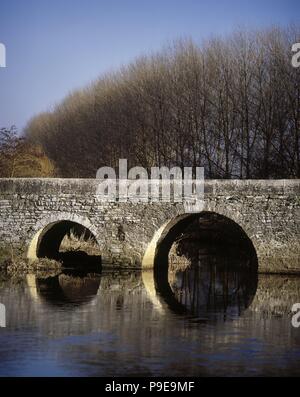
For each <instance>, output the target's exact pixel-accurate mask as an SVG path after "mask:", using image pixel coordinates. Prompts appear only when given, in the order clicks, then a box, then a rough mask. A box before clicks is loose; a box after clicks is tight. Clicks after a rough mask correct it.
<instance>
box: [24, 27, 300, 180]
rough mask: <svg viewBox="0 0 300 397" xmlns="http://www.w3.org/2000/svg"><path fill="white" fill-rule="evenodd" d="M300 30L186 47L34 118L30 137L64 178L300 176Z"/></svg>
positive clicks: (145, 61)
mask: <svg viewBox="0 0 300 397" xmlns="http://www.w3.org/2000/svg"><path fill="white" fill-rule="evenodd" d="M297 41H300V31H299V29H298V28H297V27H295V26H293V27H291V26H290V27H288V28H286V29H281V28H276V27H275V28H272V29H269V30H264V31H256V32H242V31H239V32H236V33H234V34H232V35H231V36H230V37H227V38H225V39H220V38H214V39H210V40H208V41H206V42H204V43H202V44H201V46H199V45H196V44H194V43H193V42H192V41H189V40H183V41H177V42H176V43H174V44H172V45H171V46H168V47H166V48H164V49H163V50H162V51H161V52H159V53H157V54H153V55H151V56H145V57H141V58H139V59H137V60H136V61H135V62H133V63H131V64H129V65H128V66H126V67H122V68H121V69H120V70H119V71H118V72H116V73H113V74H108V75H105V76H104V77H102V78H100V79H99V80H97V81H96V82H94V83H93V84H91V85H90V86H89V87H87V88H86V89H83V90H80V91H76V92H74V93H72V94H71V95H69V96H68V97H67V98H66V99H65V100H64V101H63V102H62V103H60V104H59V105H58V106H56V108H55V109H54V110H53V111H52V112H48V113H43V114H40V115H38V116H36V117H34V118H33V119H32V120H31V121H30V122H29V124H28V125H27V127H26V130H25V132H26V137H27V138H28V139H29V140H31V141H33V142H34V143H36V144H39V145H41V147H42V148H43V149H44V151H45V153H46V154H47V156H49V158H50V159H51V160H53V161H54V163H55V164H56V166H57V167H58V169H59V173H60V175H61V176H63V177H94V176H95V174H96V170H97V169H98V168H99V167H101V166H104V165H105V166H113V167H117V165H118V159H119V158H126V159H128V162H129V166H130V167H131V166H137V165H141V166H143V167H145V168H149V167H151V166H168V167H171V166H174V165H177V166H180V167H183V166H204V167H205V173H206V177H209V178H296V177H298V178H299V177H300V157H299V156H300V151H299V150H300V149H299V145H300V141H299V138H300V137H299V134H300V69H296V68H294V67H292V65H291V57H292V52H291V47H292V44H293V43H294V42H297Z"/></svg>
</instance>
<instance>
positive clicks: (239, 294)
mask: <svg viewBox="0 0 300 397" xmlns="http://www.w3.org/2000/svg"><path fill="white" fill-rule="evenodd" d="M170 268H171V270H170V271H169V277H168V279H169V284H170V287H171V291H172V293H173V295H174V298H175V299H176V301H177V302H178V304H179V305H181V306H182V309H183V310H185V311H186V312H187V313H190V314H193V315H196V316H197V317H199V318H202V319H205V318H208V317H209V318H211V319H212V318H215V319H218V318H219V319H220V318H222V319H223V320H226V319H228V318H230V317H236V316H239V315H240V314H241V313H242V311H243V310H245V309H246V308H247V307H248V306H249V305H250V303H251V302H252V300H253V298H254V295H255V292H256V288H257V275H256V273H255V272H253V271H250V270H248V269H247V270H245V269H243V266H241V259H239V260H238V259H237V258H230V257H226V256H221V255H218V254H213V255H201V256H199V257H198V260H197V261H192V262H189V263H188V266H186V268H185V269H184V268H182V267H181V268H180V269H177V270H175V269H174V266H173V269H172V265H170Z"/></svg>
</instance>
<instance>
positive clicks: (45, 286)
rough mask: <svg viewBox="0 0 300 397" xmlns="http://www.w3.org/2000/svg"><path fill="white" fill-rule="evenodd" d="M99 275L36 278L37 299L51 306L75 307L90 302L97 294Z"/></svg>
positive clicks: (60, 275) (83, 274)
mask: <svg viewBox="0 0 300 397" xmlns="http://www.w3.org/2000/svg"><path fill="white" fill-rule="evenodd" d="M100 281H101V275H100V274H90V273H84V272H63V273H60V274H59V275H56V276H53V277H47V278H36V289H37V294H38V295H39V297H40V298H41V299H42V300H43V301H44V302H45V303H47V304H49V305H51V306H63V307H69V308H73V307H77V306H80V305H83V304H86V303H89V302H91V301H92V300H93V299H94V298H95V296H96V295H97V293H98V290H99V287H100Z"/></svg>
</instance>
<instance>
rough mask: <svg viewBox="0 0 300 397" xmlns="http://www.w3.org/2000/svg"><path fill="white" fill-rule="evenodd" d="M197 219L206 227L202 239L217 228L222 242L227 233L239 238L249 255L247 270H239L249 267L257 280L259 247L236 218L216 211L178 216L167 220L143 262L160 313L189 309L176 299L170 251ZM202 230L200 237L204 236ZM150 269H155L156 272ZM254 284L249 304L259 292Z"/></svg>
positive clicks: (148, 290)
mask: <svg viewBox="0 0 300 397" xmlns="http://www.w3.org/2000/svg"><path fill="white" fill-rule="evenodd" d="M195 221H196V222H197V221H198V222H199V224H200V225H202V227H203V228H204V230H203V231H204V233H203V235H202V238H205V236H204V235H205V230H208V231H209V230H210V231H211V230H212V229H214V230H215V229H216V228H217V229H219V236H217V237H219V239H220V241H222V239H223V238H224V235H226V234H227V235H228V234H229V235H230V234H231V235H232V237H233V239H235V240H236V241H235V243H236V245H237V247H239V248H242V249H244V250H245V252H246V253H247V257H248V258H249V260H248V262H247V265H245V269H244V268H243V267H240V268H239V270H241V271H243V270H246V271H247V274H249V272H250V273H251V274H252V275H253V277H254V279H255V280H256V277H257V269H258V260H257V255H256V250H255V247H254V245H253V243H252V241H251V239H250V238H249V237H248V235H247V234H246V232H245V231H244V229H243V228H242V227H241V226H240V225H239V224H237V223H236V222H235V221H233V220H232V219H230V218H228V217H226V216H224V215H221V214H219V213H216V212H213V211H202V212H199V213H188V214H187V213H185V214H182V215H178V216H175V217H174V218H172V219H170V220H169V221H168V222H166V223H164V224H163V225H162V226H161V227H160V228H159V229H158V230H157V232H156V233H155V234H154V236H153V238H152V240H151V242H150V244H149V245H148V247H147V249H146V252H145V255H144V257H143V261H142V267H143V270H144V271H143V274H142V276H143V282H144V285H145V288H146V290H147V292H148V295H149V297H150V299H151V301H152V303H153V304H154V306H155V307H156V308H157V309H158V310H159V311H160V312H164V310H165V308H166V307H172V309H173V310H175V311H177V312H178V313H184V312H186V309H185V308H184V307H183V306H182V305H181V304H179V303H178V301H177V300H176V298H175V296H174V293H173V291H172V289H171V286H170V284H169V277H168V268H169V258H168V254H169V251H170V249H171V247H172V244H173V243H174V241H175V239H176V238H177V237H178V236H179V235H180V234H181V233H182V232H184V231H185V230H186V229H187V228H188V226H189V225H191V224H193V222H195ZM200 233H201V231H200ZM200 233H199V237H200V238H201V234H200ZM199 240H200V239H199ZM224 241H225V242H226V241H229V240H228V239H226V238H225V240H224ZM244 264H245V263H244V261H243V265H244ZM150 269H152V271H151V270H150ZM246 279H247V277H246ZM250 284H251V288H250V289H251V291H250V292H251V294H250V295H251V296H250V298H251V299H250V300H249V303H250V302H251V301H252V299H253V297H254V293H255V292H253V291H256V287H257V285H256V282H254V283H251V282H249V285H250ZM252 284H253V285H252Z"/></svg>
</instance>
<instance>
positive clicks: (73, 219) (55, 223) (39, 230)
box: [27, 212, 99, 260]
mask: <svg viewBox="0 0 300 397" xmlns="http://www.w3.org/2000/svg"><path fill="white" fill-rule="evenodd" d="M72 227H81V228H84V229H86V230H87V231H88V232H89V233H90V234H91V235H92V236H93V238H94V239H95V241H96V242H97V243H98V245H99V238H98V234H97V230H96V228H94V227H93V225H92V223H91V222H90V220H89V219H88V218H87V217H83V216H78V215H76V214H69V213H66V212H63V213H59V214H52V215H51V216H49V217H46V218H43V219H40V220H39V221H38V222H37V223H36V225H35V227H34V230H33V233H32V234H31V235H30V237H29V241H28V250H27V258H28V259H29V260H36V259H38V258H42V257H48V258H51V257H52V256H51V255H49V254H50V253H53V252H58V250H59V246H60V243H61V241H62V239H63V238H64V236H65V235H66V234H67V233H68V231H69V230H71V229H72Z"/></svg>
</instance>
